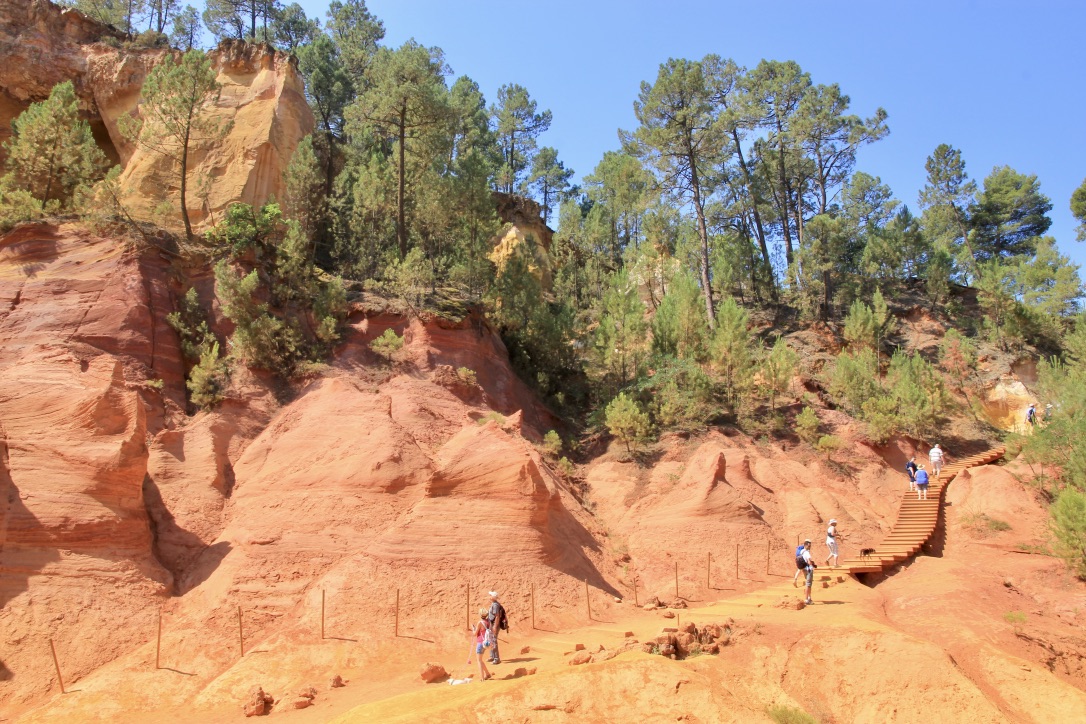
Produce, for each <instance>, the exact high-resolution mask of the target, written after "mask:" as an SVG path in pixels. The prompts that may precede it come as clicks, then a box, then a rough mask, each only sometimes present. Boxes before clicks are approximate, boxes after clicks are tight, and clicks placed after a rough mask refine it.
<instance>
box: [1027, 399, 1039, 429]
mask: <svg viewBox="0 0 1086 724" xmlns="http://www.w3.org/2000/svg"><path fill="white" fill-rule="evenodd" d="M1026 422H1028V423H1029V426H1030V427H1033V426H1034V425H1036V424H1037V403H1036V402H1031V403H1029V408H1028V409H1027V410H1026Z"/></svg>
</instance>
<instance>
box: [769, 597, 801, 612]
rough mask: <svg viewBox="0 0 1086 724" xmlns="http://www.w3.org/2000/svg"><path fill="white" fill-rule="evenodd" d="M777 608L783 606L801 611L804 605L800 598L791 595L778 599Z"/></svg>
mask: <svg viewBox="0 0 1086 724" xmlns="http://www.w3.org/2000/svg"><path fill="white" fill-rule="evenodd" d="M776 605H777V608H784V609H788V610H792V611H802V610H803V607H804V606H805V605H806V604H804V603H803V599H801V598H793V597H792V596H784V597H783V598H781V600H780V601H777V604H776Z"/></svg>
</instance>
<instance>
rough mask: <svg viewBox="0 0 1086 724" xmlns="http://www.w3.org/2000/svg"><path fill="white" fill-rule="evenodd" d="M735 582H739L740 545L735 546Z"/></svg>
mask: <svg viewBox="0 0 1086 724" xmlns="http://www.w3.org/2000/svg"><path fill="white" fill-rule="evenodd" d="M735 580H737V581H738V580H739V544H738V543H736V544H735Z"/></svg>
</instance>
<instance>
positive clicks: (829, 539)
mask: <svg viewBox="0 0 1086 724" xmlns="http://www.w3.org/2000/svg"><path fill="white" fill-rule="evenodd" d="M826 548H828V549H829V551H830V552H829V555H827V556H826V565H827V566H828V565H829V564H830V559H831V558H832V559H833V567H834V568H836V567H837V518H832V519H830V527H829V528H827V529H826Z"/></svg>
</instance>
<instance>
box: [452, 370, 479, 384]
mask: <svg viewBox="0 0 1086 724" xmlns="http://www.w3.org/2000/svg"><path fill="white" fill-rule="evenodd" d="M456 376H457V377H459V378H460V381H461V382H463V383H464V384H465V385H470V386H472V387H475V386H476V385H477V384H479V378H478V377H477V376H476V374H475V370H473V369H470V368H468V367H460V368H458V369H457V370H456Z"/></svg>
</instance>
